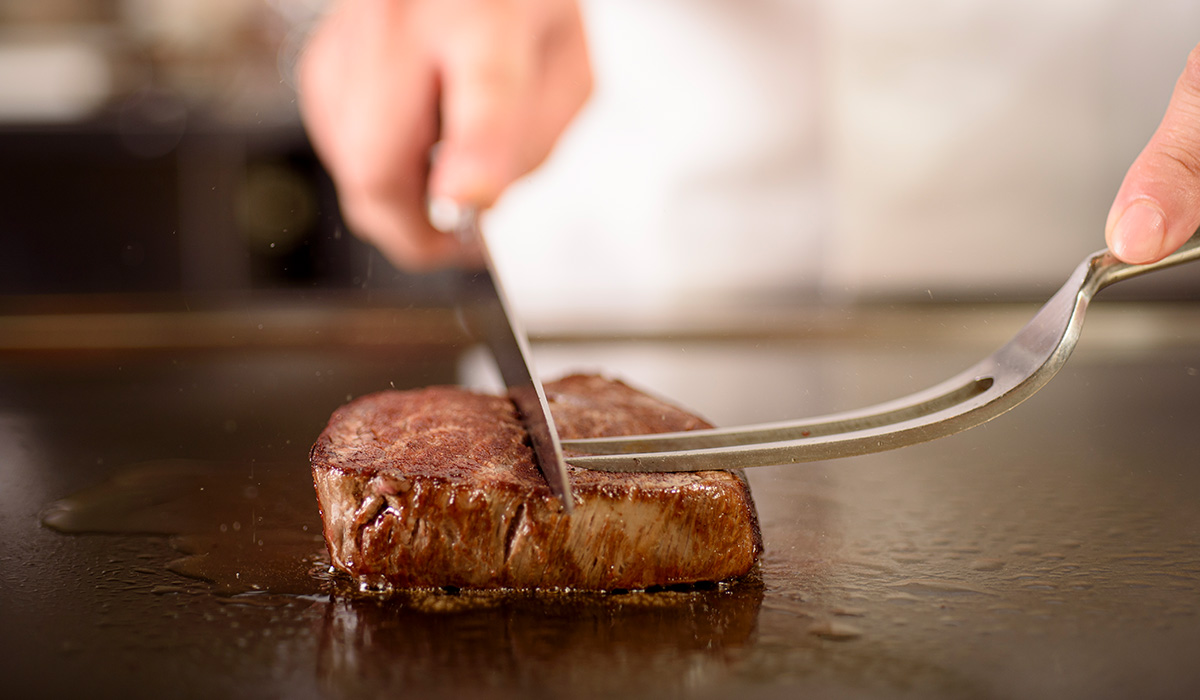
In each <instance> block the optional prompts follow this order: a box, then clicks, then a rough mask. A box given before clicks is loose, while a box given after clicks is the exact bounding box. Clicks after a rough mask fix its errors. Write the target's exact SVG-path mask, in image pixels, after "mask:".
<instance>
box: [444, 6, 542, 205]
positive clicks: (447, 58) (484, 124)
mask: <svg viewBox="0 0 1200 700" xmlns="http://www.w3.org/2000/svg"><path fill="white" fill-rule="evenodd" d="M500 8H501V9H502V8H503V4H501V6H500ZM490 13H491V14H490V15H489V11H488V10H487V9H483V8H481V9H480V10H479V12H477V13H475V14H474V15H473V16H472V17H471V18H470V21H468V22H465V23H464V26H463V27H462V29H460V31H459V33H458V34H457V35H456V36H455V37H454V39H453V40H452V41H449V42H447V47H446V49H445V52H444V55H443V56H442V76H441V81H442V84H441V88H442V99H441V102H442V104H441V131H442V133H441V144H440V146H439V150H438V156H437V159H436V161H435V162H434V164H433V168H432V172H431V173H430V190H431V194H432V195H433V196H434V197H438V198H444V199H448V200H452V201H455V202H459V203H469V204H475V205H479V206H485V207H486V206H489V205H491V204H492V202H493V201H495V199H496V198H497V197H499V196H500V193H501V192H502V191H503V190H504V188H505V187H507V186H508V185H509V184H510V183H511V182H512V181H513V180H515V179H516V177H517V176H518V175H519V174H520V173H519V172H518V171H517V164H516V160H517V153H518V146H519V145H520V144H519V139H518V135H519V133H520V131H521V129H522V127H523V124H522V123H521V122H522V119H523V118H524V116H525V114H524V113H525V109H526V106H527V102H528V100H529V90H530V85H531V82H532V79H533V60H532V58H533V57H532V56H531V55H530V52H529V50H528V46H526V45H525V44H524V42H523V41H521V40H519V39H514V36H517V37H519V36H520V34H519V33H517V32H516V31H515V30H514V28H513V26H512V25H513V23H514V22H513V18H512V17H511V16H506V15H504V14H503V13H502V12H501V11H500V10H496V9H493V10H491V11H490Z"/></svg>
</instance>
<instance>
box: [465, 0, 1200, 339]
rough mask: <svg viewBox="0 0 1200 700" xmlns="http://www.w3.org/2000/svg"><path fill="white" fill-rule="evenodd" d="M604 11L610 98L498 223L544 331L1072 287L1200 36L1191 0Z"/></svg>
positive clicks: (595, 45)
mask: <svg viewBox="0 0 1200 700" xmlns="http://www.w3.org/2000/svg"><path fill="white" fill-rule="evenodd" d="M584 10H585V21H586V24H587V29H588V33H589V38H590V41H591V48H592V54H593V60H594V67H595V71H596V81H597V86H596V90H595V94H594V97H593V99H592V101H591V103H590V104H589V105H588V106H587V107H586V108H585V111H584V113H583V114H582V115H581V117H580V119H579V120H578V122H577V123H576V124H575V125H574V126H573V127H572V129H571V130H570V131H569V132H568V133H567V135H566V136H565V137H564V139H563V141H562V142H561V144H560V148H559V149H558V150H557V151H556V153H555V154H554V155H553V156H552V157H551V159H550V160H549V161H548V162H547V163H546V164H545V166H544V167H543V168H541V169H540V170H539V171H537V172H536V173H535V174H533V175H532V176H530V177H529V178H527V179H526V180H525V181H523V182H521V183H519V184H518V185H517V186H515V187H514V188H513V189H512V190H511V191H510V192H509V193H508V194H507V195H506V196H505V197H504V199H503V200H502V201H501V202H500V203H499V205H498V206H497V207H496V209H495V210H494V211H493V212H492V213H491V215H490V217H489V221H488V226H489V229H490V231H491V236H492V237H493V239H494V244H493V248H495V251H494V252H495V254H496V256H497V258H498V259H499V264H500V265H501V267H502V268H504V270H505V273H506V278H507V280H508V284H509V286H510V287H511V290H510V293H511V294H512V296H513V297H514V303H515V304H516V305H517V306H518V307H519V309H520V310H521V311H522V312H523V313H524V314H526V315H527V316H529V317H530V318H532V319H534V323H536V322H537V321H536V319H537V318H539V317H540V316H554V315H556V314H559V313H560V312H564V311H569V312H571V313H579V312H581V311H586V310H589V309H596V310H601V311H604V312H607V313H614V312H615V313H620V312H621V311H622V310H626V309H627V310H630V311H634V310H645V309H648V308H656V309H669V308H672V307H678V306H681V305H685V306H686V305H688V304H693V303H697V302H699V301H702V300H703V299H705V298H709V297H720V298H724V299H729V298H739V297H743V296H748V297H752V296H756V295H772V294H779V293H784V294H788V295H793V296H794V295H796V294H801V295H803V294H814V295H815V294H820V295H825V296H828V295H834V296H841V295H848V296H850V297H853V298H860V297H864V296H865V297H870V296H881V295H883V296H888V295H898V296H914V295H917V294H922V295H943V296H946V297H949V296H955V295H975V296H985V295H989V294H992V293H998V294H1004V293H1008V292H1018V293H1027V292H1028V291H1029V290H1030V289H1031V288H1038V287H1039V286H1043V285H1045V284H1055V285H1057V283H1058V282H1060V281H1061V280H1062V279H1065V277H1066V275H1067V273H1068V272H1069V270H1070V269H1071V268H1072V267H1073V266H1074V264H1075V263H1076V262H1077V261H1078V260H1079V259H1080V258H1082V256H1083V255H1084V254H1086V253H1088V252H1090V251H1092V250H1094V249H1096V248H1099V247H1102V246H1103V226H1104V219H1105V216H1106V214H1107V211H1108V206H1109V203H1110V202H1111V199H1112V197H1113V195H1114V194H1115V192H1116V188H1117V186H1118V185H1119V183H1120V180H1121V177H1122V176H1123V174H1124V171H1125V169H1126V168H1127V167H1128V165H1129V163H1130V162H1131V161H1132V160H1133V158H1134V156H1135V155H1136V154H1137V152H1138V151H1139V150H1140V149H1141V147H1142V146H1143V145H1144V144H1145V142H1146V140H1147V139H1148V138H1149V136H1150V134H1151V133H1152V131H1153V129H1154V127H1155V125H1156V124H1157V123H1158V120H1159V119H1160V118H1161V116H1162V113H1163V110H1164V109H1165V107H1166V103H1167V98H1168V97H1169V95H1170V91H1171V89H1172V86H1173V85H1174V82H1175V80H1176V78H1177V77H1178V75H1179V73H1180V71H1181V70H1182V68H1183V63H1184V60H1185V58H1186V56H1187V54H1188V51H1189V50H1190V49H1191V48H1192V47H1193V46H1194V45H1195V44H1196V43H1197V41H1200V3H1197V2H1195V0H1052V1H1050V2H1046V1H1045V0H1007V1H1005V2H997V1H996V0H910V1H909V2H903V3H899V2H887V1H886V0H742V1H739V2H732V1H730V0H593V1H591V2H586V3H585V7H584ZM1031 246H1033V247H1035V248H1036V249H1037V250H1038V251H1039V252H1038V254H1037V255H1036V256H1033V257H1030V256H1028V255H1024V254H1018V252H1017V251H1018V250H1028V249H1029V248H1030V247H1031Z"/></svg>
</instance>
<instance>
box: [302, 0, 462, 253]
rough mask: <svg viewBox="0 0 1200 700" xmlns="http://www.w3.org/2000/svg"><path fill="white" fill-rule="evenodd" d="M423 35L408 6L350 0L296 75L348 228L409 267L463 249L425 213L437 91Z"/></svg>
mask: <svg viewBox="0 0 1200 700" xmlns="http://www.w3.org/2000/svg"><path fill="white" fill-rule="evenodd" d="M419 36H420V28H419V27H418V26H416V25H415V22H414V18H413V16H412V13H411V11H410V10H409V8H408V6H407V5H406V3H395V2H382V3H381V2H373V1H370V0H343V1H342V2H341V3H339V4H338V6H337V9H336V10H335V11H334V12H332V13H331V14H330V15H329V16H328V17H327V18H326V20H325V21H324V22H322V24H321V25H320V26H319V27H318V28H317V30H316V31H315V32H314V33H313V35H312V36H311V37H310V40H309V43H308V45H307V47H306V48H305V52H304V54H303V56H302V58H301V61H300V64H299V66H298V74H297V77H298V79H299V101H300V107H301V112H302V114H303V116H304V121H305V126H306V128H307V129H308V133H309V137H310V140H311V141H312V144H313V147H314V149H315V150H316V152H317V154H318V155H319V156H320V157H321V160H322V162H323V163H324V164H325V167H326V169H327V170H328V171H329V174H330V176H331V177H332V178H333V181H334V184H335V185H336V187H337V191H338V197H339V203H340V204H341V211H342V216H343V219H344V220H345V222H346V224H347V226H348V227H349V228H350V230H351V231H352V232H353V233H355V234H356V235H358V236H359V237H361V238H363V239H365V240H367V241H369V242H371V243H373V244H374V245H376V246H377V247H378V248H379V249H380V250H381V251H382V252H383V253H384V254H385V255H386V256H387V257H388V258H389V260H391V261H392V262H393V263H394V264H396V265H398V266H400V267H404V268H409V269H420V268H428V267H436V266H440V265H444V264H447V263H449V262H450V261H452V260H453V259H454V257H455V255H456V248H457V246H456V243H455V241H454V240H453V238H452V237H450V236H447V235H445V234H442V233H439V232H438V231H436V230H434V229H433V227H432V226H430V225H429V222H428V220H427V219H426V216H425V197H426V191H425V190H426V178H427V174H428V158H429V149H430V148H431V146H432V144H433V142H434V139H435V138H436V135H437V119H436V116H437V112H436V110H437V86H436V80H435V77H434V68H433V63H432V60H431V59H430V57H429V56H428V52H427V51H426V49H425V48H424V45H423V44H422V42H421V41H418V38H419Z"/></svg>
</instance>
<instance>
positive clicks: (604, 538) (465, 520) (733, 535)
mask: <svg viewBox="0 0 1200 700" xmlns="http://www.w3.org/2000/svg"><path fill="white" fill-rule="evenodd" d="M546 395H547V398H548V399H549V402H550V409H551V412H552V413H553V414H554V419H555V422H556V423H557V425H558V430H559V433H560V434H561V435H562V436H563V437H564V438H582V437H599V436H606V435H634V434H640V433H654V432H667V431H677V430H693V429H696V428H705V427H709V426H708V424H707V423H705V422H704V421H703V420H701V419H699V418H697V417H696V416H694V415H692V414H690V413H687V412H686V411H683V410H680V409H679V408H676V407H674V406H671V405H668V404H666V403H664V402H662V401H659V400H657V399H654V398H651V397H649V396H647V395H645V394H643V393H641V392H638V391H636V390H634V389H632V388H630V387H628V386H627V385H625V384H623V383H621V382H617V381H612V380H608V379H604V378H601V377H596V376H590V375H574V376H570V377H566V378H564V379H561V380H559V381H557V382H553V383H550V384H547V385H546ZM311 460H312V470H313V481H314V483H315V485H316V490H317V500H318V501H319V503H320V507H321V517H322V519H323V521H324V525H325V542H326V544H327V545H328V547H329V553H330V556H331V557H332V561H333V564H334V566H335V567H337V568H338V569H341V570H342V571H344V572H346V573H347V574H349V575H351V576H352V577H354V578H356V579H357V580H358V581H359V583H360V584H361V585H362V586H363V587H366V588H420V587H439V586H440V587H446V586H453V587H458V588H578V589H587V590H611V589H640V588H646V587H649V586H656V585H670V584H680V583H695V582H700V581H721V580H725V579H729V578H734V577H737V576H741V575H743V574H745V573H747V572H749V571H750V569H751V568H752V567H753V566H754V563H755V561H756V560H757V557H758V554H759V552H760V551H761V549H762V540H761V536H760V534H759V529H758V517H757V514H756V513H755V510H754V503H753V501H751V499H750V490H749V487H748V486H747V485H746V481H745V478H744V477H743V476H742V475H741V474H740V473H736V472H723V471H708V472H692V473H675V474H616V473H612V474H610V473H604V472H595V471H589V470H584V469H577V468H575V467H568V470H569V472H570V478H571V484H572V487H573V488H574V490H575V510H574V513H573V514H572V515H569V516H568V515H565V514H564V513H563V512H562V510H561V509H560V507H559V504H558V502H557V500H556V499H555V497H554V496H553V494H551V492H550V489H549V487H548V486H547V485H546V482H545V480H544V479H543V478H542V475H541V473H540V472H538V470H537V467H536V466H535V464H534V461H533V453H532V451H531V449H530V447H529V445H528V444H527V436H526V434H525V430H524V428H523V427H522V425H521V422H520V420H519V419H518V416H517V413H516V409H515V408H514V407H513V405H512V403H511V402H510V401H509V400H508V399H507V398H504V397H499V396H490V395H484V394H476V393H471V392H468V391H466V390H464V389H460V388H457V387H430V388H426V389H419V390H414V391H387V392H381V393H377V394H370V395H367V396H363V397H361V398H359V399H356V400H355V401H353V402H351V403H349V404H347V405H345V406H342V407H341V408H339V409H337V410H336V411H335V412H334V413H333V416H332V417H331V418H330V420H329V425H328V426H327V427H326V428H325V430H324V431H323V432H322V433H321V436H320V437H319V438H318V440H317V443H316V444H315V445H314V446H313V448H312V453H311Z"/></svg>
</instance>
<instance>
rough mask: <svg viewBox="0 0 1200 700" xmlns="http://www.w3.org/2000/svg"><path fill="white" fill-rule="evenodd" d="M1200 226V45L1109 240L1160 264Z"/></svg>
mask: <svg viewBox="0 0 1200 700" xmlns="http://www.w3.org/2000/svg"><path fill="white" fill-rule="evenodd" d="M1197 227H1200V46H1197V47H1196V48H1195V49H1193V50H1192V53H1191V55H1190V56H1188V61H1187V66H1186V67H1185V68H1184V70H1183V75H1181V76H1180V77H1179V82H1177V83H1176V84H1175V92H1174V94H1173V95H1172V96H1171V102H1170V104H1169V105H1168V106H1167V113H1166V115H1165V116H1164V117H1163V120H1162V124H1160V125H1159V127H1158V130H1157V131H1156V132H1154V136H1153V137H1151V139H1150V143H1148V144H1147V145H1146V148H1145V149H1144V150H1143V151H1142V153H1141V155H1139V156H1138V157H1137V160H1135V161H1134V162H1133V166H1132V167H1130V169H1129V172H1128V173H1127V174H1126V175H1125V181H1124V182H1122V183H1121V188H1120V189H1119V190H1118V191H1117V198H1116V201H1114V202H1113V206H1112V210H1111V211H1110V212H1109V214H1108V222H1107V224H1106V225H1105V237H1106V238H1107V240H1108V247H1109V249H1110V250H1112V252H1113V254H1114V255H1116V256H1117V257H1118V258H1120V259H1121V260H1124V261H1125V262H1129V263H1148V262H1154V261H1155V260H1159V259H1161V258H1163V257H1165V256H1166V255H1168V254H1170V253H1171V252H1173V251H1174V250H1175V249H1176V248H1178V247H1179V246H1181V245H1183V243H1184V241H1186V240H1187V239H1188V238H1189V237H1190V236H1191V235H1192V233H1194V232H1195V231H1196V228H1197Z"/></svg>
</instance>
